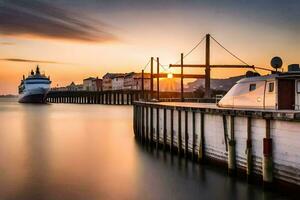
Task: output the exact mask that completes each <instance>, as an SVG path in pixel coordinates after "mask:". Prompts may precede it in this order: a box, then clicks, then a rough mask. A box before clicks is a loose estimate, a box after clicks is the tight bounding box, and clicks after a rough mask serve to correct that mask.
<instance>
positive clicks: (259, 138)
mask: <svg viewBox="0 0 300 200" xmlns="http://www.w3.org/2000/svg"><path fill="white" fill-rule="evenodd" d="M133 113H134V133H135V136H136V138H137V139H138V140H139V141H143V144H146V145H150V146H154V148H157V149H158V148H159V147H162V149H163V150H167V151H170V152H171V153H176V154H178V155H179V156H184V157H187V158H191V159H192V160H195V161H196V160H197V161H200V162H205V161H217V162H218V163H223V164H224V165H225V166H227V168H228V172H229V174H232V175H234V174H236V173H237V171H239V172H240V171H241V172H244V174H245V175H247V178H248V179H249V180H251V179H252V178H253V177H254V176H255V177H260V179H261V181H262V182H263V183H264V185H265V186H268V185H272V183H274V181H275V182H285V183H290V184H292V185H296V186H297V187H298V186H300V157H299V153H298V152H300V142H299V141H300V135H299V130H300V123H299V122H300V112H295V111H270V110H243V109H222V108H218V107H217V106H216V104H208V103H181V102H160V103H154V102H134V111H133Z"/></svg>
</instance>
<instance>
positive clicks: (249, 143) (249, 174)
mask: <svg viewBox="0 0 300 200" xmlns="http://www.w3.org/2000/svg"><path fill="white" fill-rule="evenodd" d="M251 126H252V120H251V117H248V118H247V149H246V154H247V180H248V182H250V181H251V178H252V139H251V131H252V128H251Z"/></svg>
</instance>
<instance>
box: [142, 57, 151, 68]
mask: <svg viewBox="0 0 300 200" xmlns="http://www.w3.org/2000/svg"><path fill="white" fill-rule="evenodd" d="M150 62H151V59H149V61H148V63H147V64H146V65H145V66H144V67H143V70H144V71H145V69H146V68H147V67H148V65H149V63H150Z"/></svg>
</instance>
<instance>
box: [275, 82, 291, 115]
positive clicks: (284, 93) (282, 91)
mask: <svg viewBox="0 0 300 200" xmlns="http://www.w3.org/2000/svg"><path fill="white" fill-rule="evenodd" d="M278 109H279V110H294V109H295V80H292V79H279V80H278Z"/></svg>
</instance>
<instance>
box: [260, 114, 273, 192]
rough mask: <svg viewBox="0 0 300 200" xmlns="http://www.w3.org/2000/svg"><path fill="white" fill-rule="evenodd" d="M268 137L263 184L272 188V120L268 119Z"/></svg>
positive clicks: (265, 145) (264, 149)
mask: <svg viewBox="0 0 300 200" xmlns="http://www.w3.org/2000/svg"><path fill="white" fill-rule="evenodd" d="M265 121H266V137H265V138H264V139H263V154H264V155H263V163H262V168H263V169H262V171H263V184H264V187H270V186H271V185H272V183H273V148H272V138H271V120H270V119H266V120H265Z"/></svg>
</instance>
